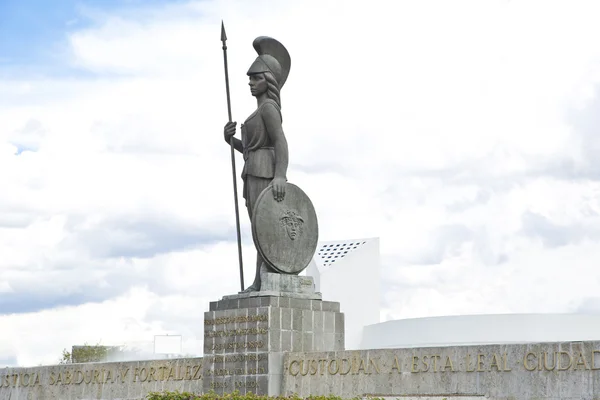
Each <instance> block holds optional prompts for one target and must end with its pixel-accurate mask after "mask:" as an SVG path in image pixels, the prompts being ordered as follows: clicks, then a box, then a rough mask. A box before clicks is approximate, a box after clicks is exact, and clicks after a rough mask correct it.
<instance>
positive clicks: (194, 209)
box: [0, 0, 600, 364]
mask: <svg viewBox="0 0 600 400" xmlns="http://www.w3.org/2000/svg"><path fill="white" fill-rule="evenodd" d="M598 11H600V10H598V5H597V4H596V3H595V2H593V1H587V2H586V1H572V2H569V4H566V3H565V2H554V1H517V0H513V1H500V0H498V1H488V2H482V1H466V0H465V1H458V2H446V1H418V2H417V1H413V2H389V1H383V0H381V1H371V2H369V6H368V7H365V6H364V3H360V2H353V1H345V2H340V1H333V0H331V1H322V0H321V1H318V2H317V1H314V2H313V1H308V2H307V1H304V2H295V1H293V2H269V1H266V0H265V1H259V2H253V5H252V7H249V6H248V4H247V2H242V1H227V0H221V1H216V0H215V1H202V2H190V3H187V4H177V5H169V6H162V7H158V6H157V7H156V8H151V7H146V8H144V9H143V10H141V11H140V10H137V11H136V10H135V9H134V8H131V9H127V10H120V11H118V12H116V11H113V12H111V11H106V10H104V11H100V10H93V9H85V10H84V12H85V17H86V18H88V19H89V18H91V19H92V21H93V24H92V25H90V26H89V27H88V28H86V29H83V30H76V31H72V32H70V33H69V37H68V38H69V40H68V41H67V43H68V46H69V47H68V48H66V49H64V54H65V55H68V57H70V58H69V59H68V60H67V64H68V66H76V67H77V68H81V69H83V70H85V71H86V72H92V73H94V74H96V75H94V77H93V78H85V77H73V78H69V79H66V78H52V77H48V78H45V79H28V78H27V77H26V76H24V77H23V78H22V79H18V80H16V81H10V82H7V81H4V82H1V81H0V91H1V92H2V93H3V95H4V96H2V97H3V98H1V99H0V119H1V120H2V121H3V123H2V126H0V171H3V172H2V173H0V187H2V188H3V189H2V196H0V255H1V257H0V306H2V307H6V309H5V310H3V309H0V313H2V314H5V315H3V316H1V317H0V324H1V325H2V326H12V327H13V328H11V329H10V330H9V331H4V332H3V333H2V334H1V335H0V359H4V358H5V357H4V354H6V355H7V357H6V358H8V357H16V359H17V360H18V363H20V364H35V363H39V362H52V361H53V360H54V359H55V358H56V357H58V356H59V355H60V351H61V350H62V348H63V347H69V346H70V345H72V344H80V343H82V342H84V341H87V342H94V341H98V340H102V341H103V342H105V343H107V344H108V343H109V342H114V343H123V342H126V341H130V342H135V341H144V340H147V338H148V337H151V336H152V335H154V334H158V333H164V332H165V331H166V330H173V331H177V332H185V333H186V334H187V335H188V336H190V337H193V336H194V335H200V334H201V329H202V328H201V315H202V314H201V313H202V310H203V309H205V308H206V307H207V305H208V304H207V303H208V301H211V300H216V299H218V298H219V297H220V296H221V295H224V294H228V293H232V292H235V291H236V290H237V289H238V281H237V279H238V278H237V276H238V275H237V266H236V262H237V254H236V248H235V244H234V240H235V233H234V232H235V230H234V228H233V223H234V218H233V215H232V211H233V201H232V198H231V172H230V161H229V151H228V149H227V146H226V144H225V143H224V142H223V139H222V133H221V132H222V127H223V124H224V123H225V122H226V117H227V114H226V103H225V94H224V87H223V86H224V82H223V71H222V51H221V43H220V41H219V34H220V22H221V18H222V19H224V20H225V23H226V27H227V34H228V37H229V40H228V46H229V63H230V65H229V71H230V79H231V89H232V105H233V113H234V118H235V119H236V120H237V121H238V122H242V121H243V119H244V118H245V116H246V115H248V114H249V113H250V112H251V111H252V110H253V107H254V104H253V99H252V98H251V96H250V94H249V91H248V89H247V86H246V76H245V72H246V70H247V68H248V66H249V65H250V63H251V61H252V60H253V58H254V57H255V54H254V51H253V49H252V47H251V42H252V40H253V38H254V37H255V36H258V35H265V34H266V35H271V36H274V37H276V38H278V39H279V40H281V41H282V42H283V43H284V44H285V45H286V46H287V47H288V49H289V50H290V53H291V56H292V70H291V73H290V78H289V80H288V83H286V86H285V87H284V88H283V91H282V101H283V110H282V111H283V117H284V130H285V132H286V136H287V138H288V141H289V144H290V155H291V157H290V159H291V165H290V170H289V173H288V177H289V179H290V181H291V182H294V183H297V184H299V185H300V186H301V187H303V188H304V189H305V190H306V191H307V193H308V194H309V195H310V196H311V198H312V200H313V202H314V204H315V206H316V208H317V212H318V214H319V217H320V228H321V235H322V236H321V237H322V238H323V239H335V238H343V237H370V236H380V237H381V245H382V253H383V263H384V265H383V267H384V268H383V271H384V272H383V273H384V277H385V280H386V285H385V286H384V287H385V288H386V292H385V294H384V297H385V299H384V300H385V309H384V313H383V314H384V315H385V316H386V317H387V318H400V317H408V316H410V317H418V316H429V315H445V314H459V313H485V312H534V311H540V312H552V311H554V312H563V311H567V312H568V311H576V310H585V311H593V310H596V311H597V310H598V309H599V308H598V307H597V304H598V302H597V296H596V294H595V291H596V289H595V288H597V283H598V279H599V277H600V274H599V273H598V272H597V266H596V265H595V263H594V260H595V259H596V252H597V250H596V248H597V247H598V246H597V245H598V243H597V242H598V240H599V238H598V234H597V232H599V227H600V223H599V221H598V217H597V215H598V212H599V210H600V192H599V190H600V185H599V183H598V176H599V175H598V174H597V173H596V171H597V169H596V168H594V161H595V155H596V152H597V150H596V149H597V148H599V147H598V146H597V145H596V141H597V140H596V139H595V138H594V136H593V133H594V132H597V130H598V128H599V127H600V122H599V121H598V120H597V119H595V118H594V115H596V114H597V113H596V108H595V104H597V103H596V102H598V100H597V97H595V96H598V84H599V82H600V48H599V47H598V46H597V44H596V43H595V38H596V37H598V35H599V34H600V26H598V24H597V23H596V20H595V19H594V16H595V15H597V13H598ZM70 29H72V28H70ZM65 68H67V66H65ZM19 149H20V150H23V152H22V153H21V154H20V155H15V153H16V152H17V150H19ZM28 150H29V151H28ZM240 161H241V159H240V158H238V173H239V172H240V171H241V165H240ZM242 211H243V215H242V221H243V228H244V235H245V238H244V239H245V272H246V280H247V281H249V280H250V279H251V278H252V268H253V265H254V259H253V257H254V255H253V251H252V244H251V240H250V239H249V229H248V221H247V217H246V214H245V210H242ZM557 293H558V294H559V295H557ZM595 299H596V300H595ZM126 304H130V305H128V306H125V305H126ZM44 307H50V309H47V310H41V308H44ZM94 315H95V316H96V317H93V316H94ZM98 321H101V322H98ZM124 321H128V322H124ZM42 322H44V324H43V325H42ZM40 326H44V327H45V331H46V334H45V335H46V336H45V339H44V340H43V341H39V342H36V340H38V339H39V337H38V336H37V335H35V334H34V332H36V330H39V327H40ZM46 327H47V329H46ZM18 332H30V333H31V335H30V334H23V335H17V333H18ZM124 332H125V333H124ZM17 336H19V337H17Z"/></svg>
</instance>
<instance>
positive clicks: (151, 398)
mask: <svg viewBox="0 0 600 400" xmlns="http://www.w3.org/2000/svg"><path fill="white" fill-rule="evenodd" d="M147 399H148V400H343V399H342V398H341V397H338V396H310V397H308V398H306V399H304V398H302V397H299V396H296V395H294V396H288V397H283V396H280V397H269V396H259V395H256V394H252V393H248V394H240V393H239V392H237V391H235V392H233V393H226V394H223V395H218V394H216V393H214V392H209V393H205V394H193V393H187V392H183V393H181V392H161V393H159V392H153V393H149V394H148V397H147ZM357 399H358V398H356V400H357ZM372 400H376V399H375V398H373V399H372Z"/></svg>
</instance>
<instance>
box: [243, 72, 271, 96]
mask: <svg viewBox="0 0 600 400" xmlns="http://www.w3.org/2000/svg"><path fill="white" fill-rule="evenodd" d="M248 85H250V93H252V96H254V97H257V96H260V95H261V94H263V93H265V92H266V91H267V80H266V79H265V75H264V74H253V75H250V82H248Z"/></svg>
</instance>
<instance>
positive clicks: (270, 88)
mask: <svg viewBox="0 0 600 400" xmlns="http://www.w3.org/2000/svg"><path fill="white" fill-rule="evenodd" d="M263 74H264V76H265V79H266V80H267V96H269V98H270V99H272V100H275V102H276V103H277V105H278V106H279V108H281V94H280V93H279V84H278V83H277V80H276V79H275V77H274V76H273V74H272V73H270V72H264V73H263Z"/></svg>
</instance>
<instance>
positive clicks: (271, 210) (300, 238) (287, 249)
mask: <svg viewBox="0 0 600 400" xmlns="http://www.w3.org/2000/svg"><path fill="white" fill-rule="evenodd" d="M272 190H273V189H272V187H271V186H269V187H267V188H266V189H265V190H263V191H262V193H261V194H260V195H259V196H258V199H257V201H256V205H255V206H254V210H253V213H252V238H253V239H254V244H255V245H256V249H257V250H258V252H259V253H260V255H261V256H262V258H263V259H264V260H265V262H266V263H267V264H269V266H270V267H271V268H273V269H274V270H276V271H278V272H281V273H282V274H294V275H297V274H299V273H300V272H302V271H303V270H304V269H305V268H306V267H307V266H308V264H309V263H310V260H311V259H312V258H313V256H314V254H315V251H316V250H317V241H318V239H319V226H318V223H317V214H316V212H315V209H314V207H313V204H312V202H311V201H310V199H309V198H308V196H307V195H306V193H304V192H303V191H302V189H300V188H299V187H298V186H296V185H293V184H291V183H287V184H286V190H285V197H284V199H283V200H282V201H276V200H275V199H274V198H273V192H272Z"/></svg>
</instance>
